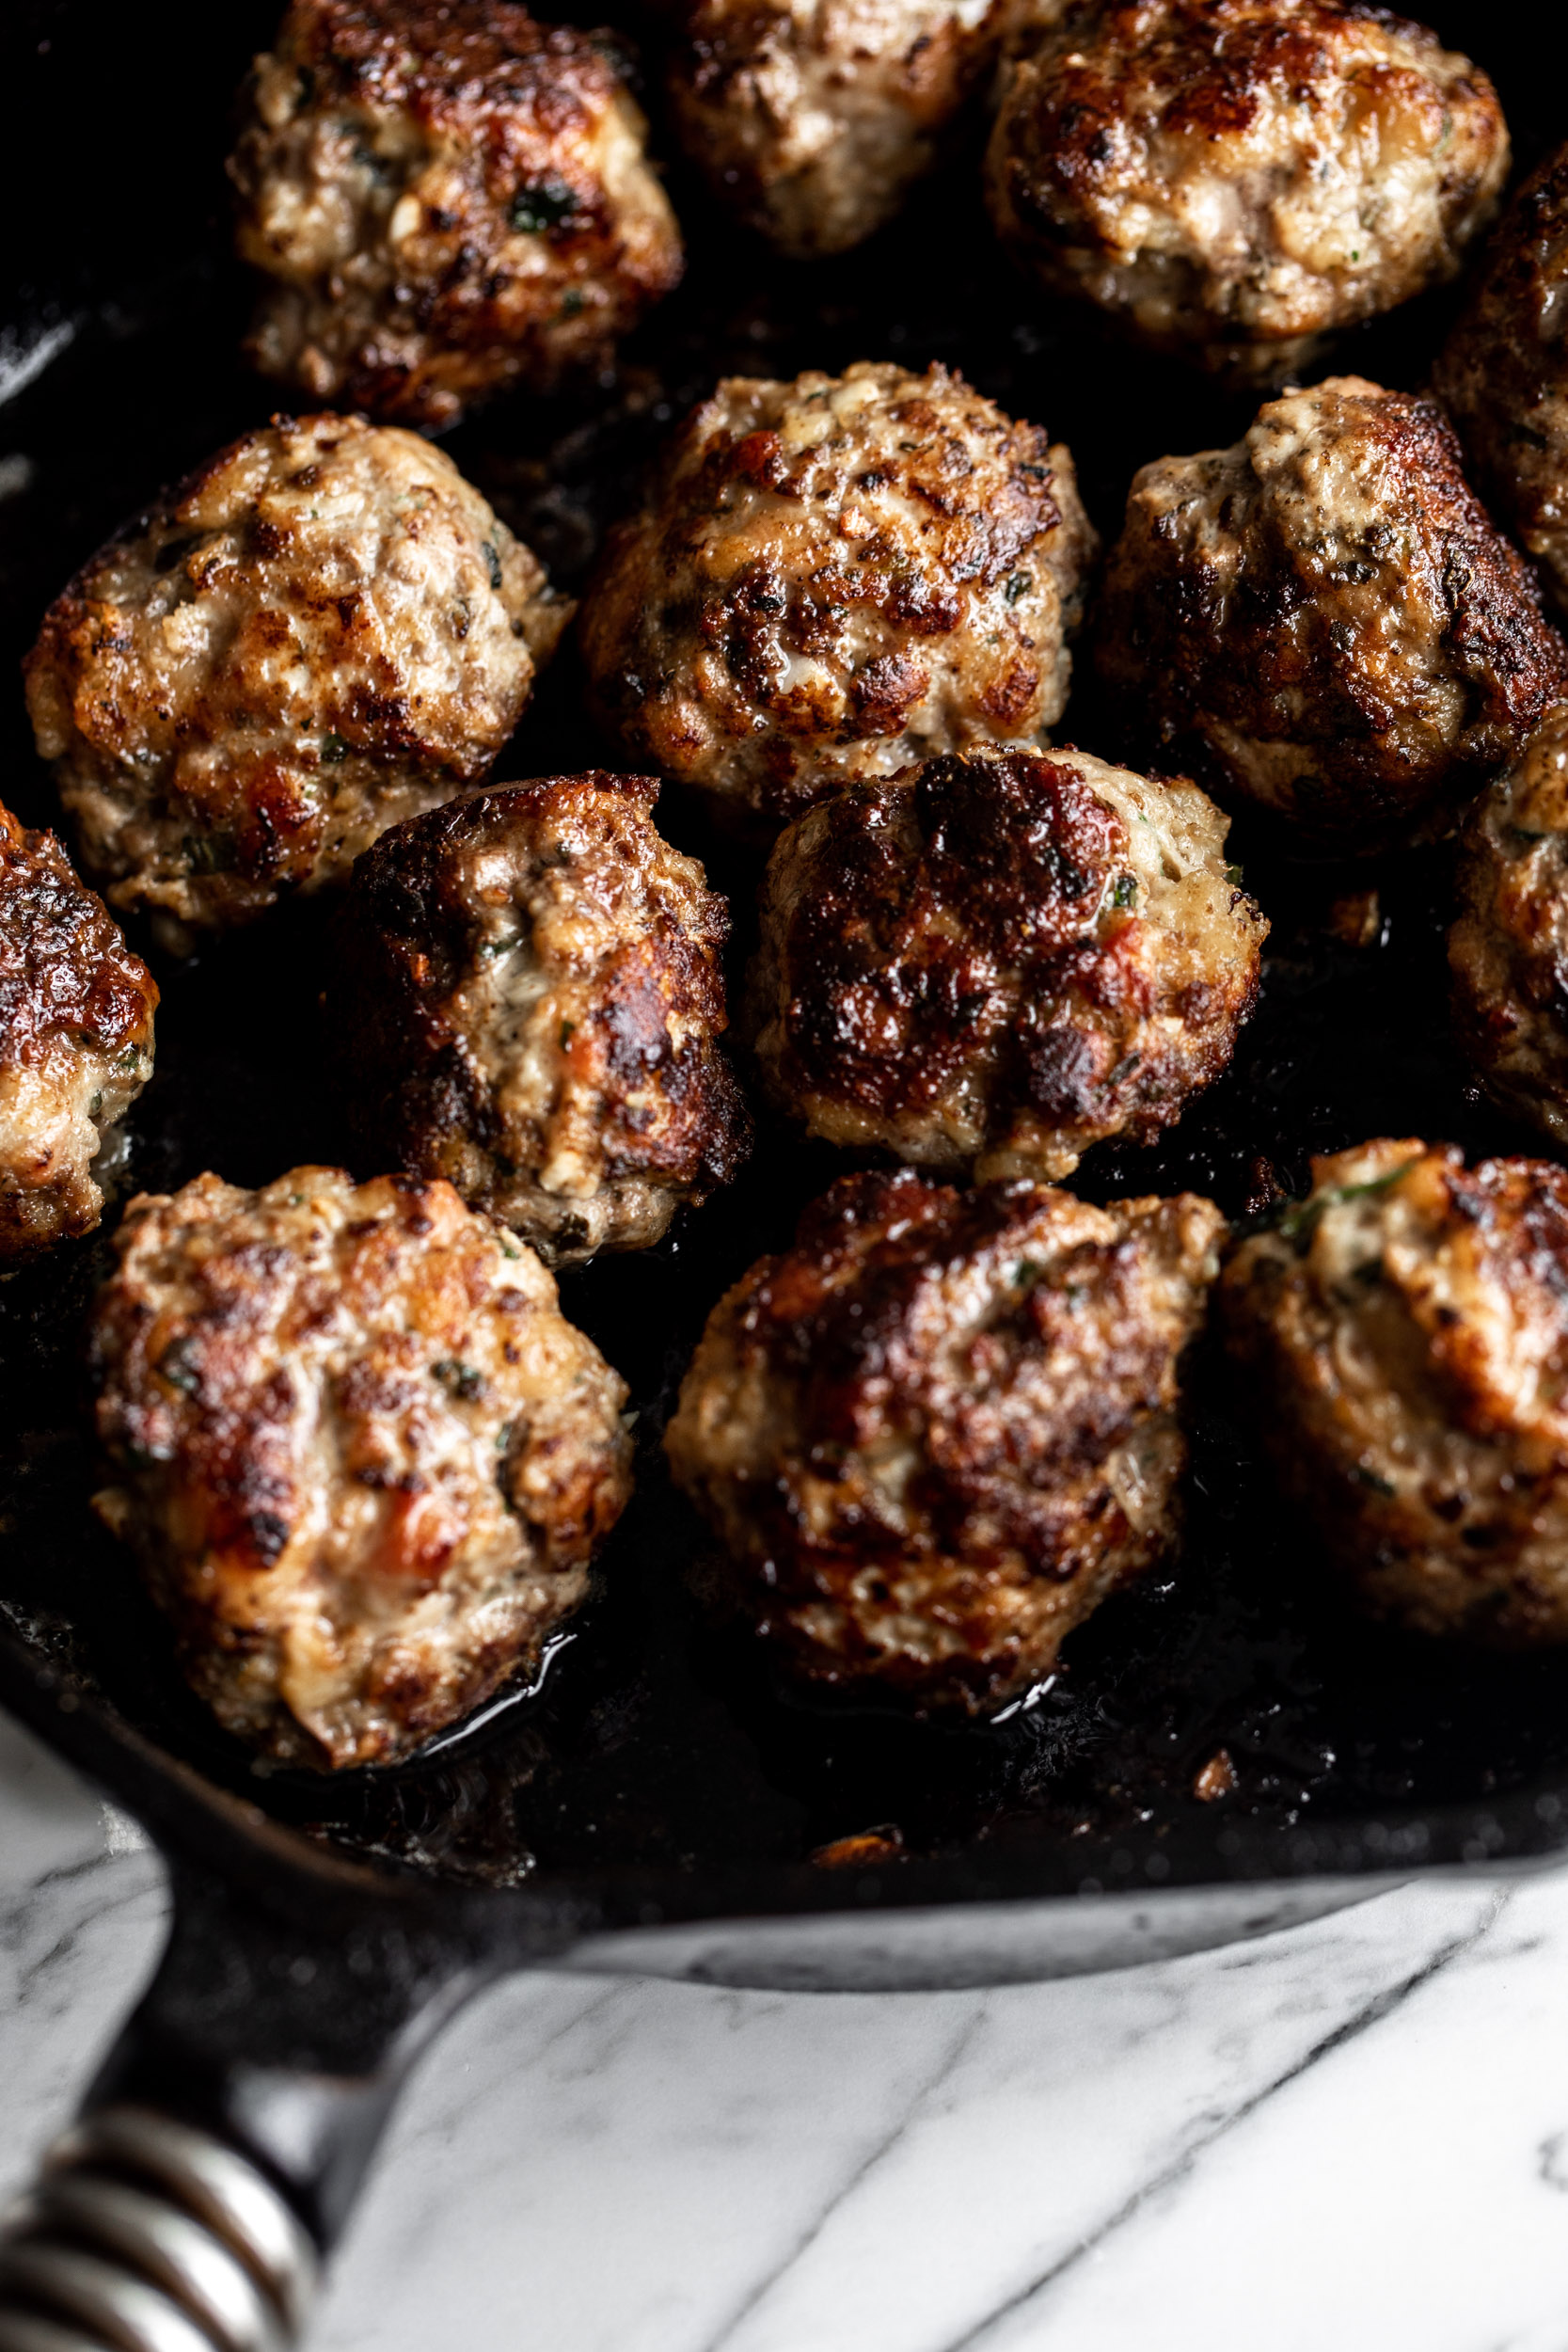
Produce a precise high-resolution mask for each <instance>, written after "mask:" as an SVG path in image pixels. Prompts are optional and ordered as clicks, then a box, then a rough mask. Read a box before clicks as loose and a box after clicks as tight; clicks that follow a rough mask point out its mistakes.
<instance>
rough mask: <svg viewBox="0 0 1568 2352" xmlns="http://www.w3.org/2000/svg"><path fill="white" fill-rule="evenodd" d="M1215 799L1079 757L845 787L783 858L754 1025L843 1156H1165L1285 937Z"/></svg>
mask: <svg viewBox="0 0 1568 2352" xmlns="http://www.w3.org/2000/svg"><path fill="white" fill-rule="evenodd" d="M1228 830H1229V826H1228V821H1227V818H1224V817H1222V816H1221V814H1220V812H1219V810H1218V809H1217V808H1215V806H1214V804H1213V803H1212V801H1211V800H1209V799H1208V798H1207V797H1206V795H1205V794H1203V793H1202V792H1200V791H1198V789H1197V787H1196V786H1195V785H1191V784H1187V783H1184V782H1180V781H1175V782H1167V783H1155V782H1153V781H1151V780H1150V779H1149V778H1148V777H1145V776H1137V775H1132V774H1130V773H1129V772H1128V771H1126V770H1125V769H1120V768H1110V767H1107V766H1106V764H1105V762H1104V761H1103V760H1100V759H1094V758H1091V757H1090V756H1089V755H1087V754H1086V753H1083V752H1072V753H1067V752H1061V753H1053V754H1052V755H1048V756H1047V755H1040V754H1037V753H1031V752H1013V753H1003V754H990V755H972V756H971V757H970V758H968V759H958V758H944V759H933V760H928V761H927V763H926V765H925V766H924V767H922V768H907V769H905V770H904V771H902V773H901V774H899V775H896V776H893V777H889V778H887V779H886V780H885V781H883V780H878V781H875V782H870V783H864V784H853V785H847V786H846V787H844V789H843V790H842V791H841V792H836V793H834V794H833V795H832V797H831V798H830V799H828V800H826V801H821V802H818V803H817V804H816V807H815V808H813V809H810V810H808V811H807V813H806V815H805V816H803V817H800V818H797V819H796V821H795V823H794V824H793V825H791V826H790V827H789V828H788V830H787V831H786V832H784V834H781V835H780V837H779V840H778V841H777V842H776V843H775V845H774V849H773V854H772V856H771V858H770V859H769V860H768V874H767V879H766V881H765V882H764V884H763V893H762V944H761V947H760V950H759V953H758V956H757V959H756V961H755V963H754V964H753V966H752V978H751V990H750V997H751V1010H750V1016H749V1019H750V1025H751V1027H752V1032H753V1034H754V1036H755V1039H756V1052H757V1058H758V1060H759V1062H760V1063H761V1065H762V1070H763V1073H764V1076H765V1078H766V1081H767V1084H768V1091H769V1093H770V1094H771V1095H772V1097H773V1099H774V1100H775V1101H776V1102H777V1103H778V1104H780V1105H781V1107H782V1108H784V1109H785V1110H787V1111H791V1112H794V1113H795V1114H796V1115H797V1116H799V1117H800V1118H801V1119H803V1120H805V1123H806V1126H807V1129H808V1131H809V1132H810V1133H811V1134H813V1135H818V1136H826V1137H827V1138H828V1139H829V1140H830V1141H831V1142H834V1143H845V1144H855V1145H861V1144H882V1145H886V1146H887V1147H888V1148H889V1149H890V1150H892V1151H895V1152H897V1153H898V1154H899V1156H900V1158H903V1159H907V1160H913V1161H916V1162H921V1163H924V1164H926V1165H927V1166H930V1167H936V1168H966V1167H969V1168H973V1169H974V1174H975V1176H976V1177H978V1178H979V1179H980V1180H982V1181H984V1180H985V1179H987V1178H989V1177H995V1176H1035V1177H1039V1176H1046V1177H1052V1178H1054V1177H1058V1176H1065V1175H1068V1174H1069V1172H1070V1171H1071V1169H1073V1168H1075V1167H1076V1166H1077V1165H1078V1160H1079V1157H1080V1155H1081V1154H1082V1153H1083V1152H1085V1151H1087V1150H1088V1148H1089V1146H1090V1145H1091V1144H1093V1143H1097V1142H1099V1141H1100V1140H1101V1138H1102V1137H1104V1136H1113V1135H1131V1136H1133V1137H1135V1138H1136V1139H1137V1140H1138V1141H1139V1142H1149V1141H1151V1140H1152V1139H1153V1137H1154V1136H1156V1135H1157V1134H1158V1133H1159V1131H1160V1129H1161V1128H1162V1127H1165V1126H1168V1125H1170V1124H1171V1122H1172V1121H1173V1120H1176V1119H1178V1118H1180V1113H1181V1110H1182V1106H1183V1104H1185V1103H1186V1102H1187V1100H1188V1099H1189V1097H1190V1096H1191V1095H1193V1094H1195V1093H1196V1092H1197V1090H1198V1089H1200V1088H1201V1087H1204V1086H1207V1085H1208V1084H1209V1082H1210V1081H1211V1079H1212V1078H1214V1077H1217V1076H1218V1074H1219V1073H1220V1072H1221V1071H1222V1070H1223V1069H1224V1068H1225V1066H1226V1064H1227V1062H1228V1060H1229V1058H1230V1056H1231V1053H1232V1051H1233V1050H1234V1047H1235V1041H1236V1032H1237V1030H1238V1028H1239V1027H1240V1025H1241V1024H1242V1022H1243V1020H1244V1019H1245V1018H1246V1016H1247V1014H1248V1013H1249V1012H1250V1011H1251V1009H1252V1006H1253V1002H1254V1000H1255V998H1256V995H1257V992H1258V965H1259V953H1260V950H1261V947H1262V943H1263V941H1264V939H1265V938H1266V937H1267V935H1268V929H1269V927H1268V924H1267V922H1266V921H1265V920H1264V918H1263V915H1262V914H1261V913H1260V912H1259V908H1258V907H1257V906H1256V905H1255V903H1254V902H1253V900H1252V899H1250V898H1248V897H1247V896H1246V894H1245V893H1244V892H1243V890H1241V889H1240V888H1239V887H1238V886H1237V885H1236V883H1235V882H1233V881H1232V880H1231V878H1230V876H1229V874H1228V873H1227V867H1226V864H1225V854H1224V845H1225V836H1226V834H1227V832H1228Z"/></svg>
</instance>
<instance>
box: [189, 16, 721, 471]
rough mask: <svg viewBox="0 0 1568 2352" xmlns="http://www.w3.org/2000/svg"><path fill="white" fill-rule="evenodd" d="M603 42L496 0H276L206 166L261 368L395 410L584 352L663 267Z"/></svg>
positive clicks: (650, 296) (595, 360)
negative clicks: (233, 195) (230, 227)
mask: <svg viewBox="0 0 1568 2352" xmlns="http://www.w3.org/2000/svg"><path fill="white" fill-rule="evenodd" d="M646 130H647V125H646V123H645V122H644V121H643V119H642V117H641V114H640V113H639V111H638V109H637V106H636V105H635V104H634V103H633V101H632V98H631V96H630V93H629V92H628V90H627V88H626V80H625V77H624V74H623V72H622V71H621V69H620V67H619V65H618V64H617V62H616V59H615V56H614V52H613V48H612V46H611V43H610V37H609V36H608V35H605V34H602V33H586V32H579V31H578V30H577V29H576V28H575V27H572V26H567V25H554V26H551V25H545V24H535V22H534V20H533V19H532V17H531V16H530V15H529V13H528V10H527V9H526V8H518V7H515V6H513V5H510V0H294V5H293V7H292V8H290V10H289V12H288V14H287V15H286V16H285V18H284V20H283V24H282V26H281V28H280V30H279V32H278V36H277V46H276V48H275V49H274V50H273V51H272V52H271V53H270V54H269V55H268V56H261V57H258V59H257V60H256V65H255V70H254V72H253V74H252V77H251V83H250V90H249V109H248V119H247V121H246V123H245V129H244V131H243V132H242V134H241V137H240V142H239V145H238V147H237V148H236V150H235V151H234V154H233V156H232V157H231V159H230V166H229V169H230V177H231V178H232V180H233V182H234V184H235V187H236V188H237V190H238V192H239V199H240V210H239V245H240V251H241V253H242V255H243V256H244V258H245V260H246V261H247V262H253V263H254V264H255V266H256V267H257V268H258V269H259V270H262V271H264V272H265V273H266V276H267V278H268V279H269V280H270V281H271V282H270V283H269V285H268V286H267V288H266V291H265V293H264V294H263V295H262V298H261V307H260V310H259V312H258V315H257V319H256V324H255V326H254V327H253V329H252V332H251V337H250V341H249V343H248V345H247V349H248V353H249V356H250V358H252V359H253V360H254V362H255V363H256V365H257V366H258V367H259V368H260V369H261V371H262V373H264V374H266V375H271V376H276V377H277V378H279V379H280V380H281V381H282V382H283V383H285V384H291V385H293V386H296V387H297V388H298V389H300V390H301V391H303V392H305V393H306V394H308V395H309V398H310V399H312V400H347V401H349V402H351V403H352V404H353V405H356V407H364V408H371V409H373V410H374V411H375V412H376V413H377V414H378V415H381V416H387V417H401V418H404V419H405V420H406V421H408V422H409V423H411V424H420V425H424V426H428V427H440V426H443V425H448V424H451V422H452V421H453V420H454V419H455V418H456V417H457V416H458V415H459V414H460V413H461V411H462V409H463V407H464V405H465V404H466V403H467V402H469V401H472V400H475V399H479V398H482V397H483V396H484V395H485V394H487V393H491V392H496V391H499V390H501V389H505V388H507V387H509V386H513V385H519V386H524V387H526V388H528V389H531V390H534V391H539V390H546V389H550V388H552V387H553V386H555V385H556V384H557V383H558V382H559V381H560V380H561V379H562V377H563V376H565V375H567V374H569V373H577V372H579V371H582V370H586V369H589V368H593V367H597V366H599V365H602V363H603V362H604V360H605V359H606V358H608V356H609V353H610V346H611V344H612V342H613V341H614V339H615V337H616V336H618V335H621V334H624V333H625V332H626V329H627V328H628V327H630V326H633V325H635V323H636V322H637V320H638V319H639V318H641V315H642V313H643V311H644V310H647V309H648V307H649V305H650V304H651V303H654V302H657V300H658V298H659V296H660V295H661V294H668V293H669V291H670V289H671V287H672V286H673V285H674V284H675V282H676V280H677V279H678V278H679V277H680V274H681V244H680V231H679V230H678V229H677V228H676V226H675V217H674V215H673V213H672V212H671V210H670V206H669V202H668V200H667V199H666V198H665V194H664V191H663V189H662V188H661V187H660V185H659V183H658V181H657V178H656V177H655V175H654V173H653V171H652V169H651V168H650V167H649V164H648V161H647V158H646V156H645V154H644V152H643V139H644V136H645V134H646Z"/></svg>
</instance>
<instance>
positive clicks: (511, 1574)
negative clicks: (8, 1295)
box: [92, 1168, 631, 1766]
mask: <svg viewBox="0 0 1568 2352" xmlns="http://www.w3.org/2000/svg"><path fill="white" fill-rule="evenodd" d="M117 1247H118V1249H119V1269H118V1271H117V1272H116V1273H115V1274H114V1275H113V1276H112V1277H111V1278H110V1279H109V1281H108V1282H107V1283H106V1284H105V1285H104V1287H103V1291H102V1292H101V1294H100V1295H99V1299H98V1304H97V1309H96V1312H95V1315H94V1320H93V1326H92V1374H93V1381H94V1387H95V1390H96V1393H97V1420H98V1434H99V1437H100V1438H101V1440H102V1442H103V1446H104V1447H105V1449H106V1451H107V1453H108V1455H109V1458H110V1461H111V1463H112V1465H113V1469H114V1483H113V1484H112V1485H111V1486H108V1487H106V1488H105V1489H104V1491H103V1493H102V1494H100V1495H99V1496H97V1497H96V1498H95V1501H96V1507H97V1509H98V1511H99V1514H100V1516H101V1517H102V1518H103V1519H104V1520H105V1522H106V1523H107V1524H108V1525H109V1526H110V1527H111V1528H112V1529H113V1530H114V1532H115V1533H116V1534H119V1535H120V1536H122V1537H123V1538H124V1539H125V1540H126V1541H127V1542H128V1543H130V1544H131V1545H132V1546H133V1547H134V1548H135V1551H136V1552H137V1554H138V1556H139V1558H140V1561H141V1564H142V1567H143V1570H144V1573H145V1574H146V1577H147V1580H148V1583H149V1585H150V1589H151V1592H152V1595H153V1597H154V1598H155V1599H156V1600H157V1601H158V1603H159V1604H160V1606H161V1607H162V1608H164V1609H165V1610H166V1612H167V1613H168V1614H169V1616H170V1617H171V1618H172V1620H173V1622H174V1626H175V1629H176V1631H177V1634H178V1636H179V1639H180V1644H181V1653H182V1662H183V1664H184V1668H185V1672H186V1674H187V1676H188V1677H189V1679H190V1681H191V1682H192V1684H193V1685H194V1687H195V1689H196V1690H197V1691H198V1693H199V1694H200V1696H201V1697H202V1698H204V1699H205V1700H206V1701H207V1703H208V1704H209V1705H210V1706H211V1707H212V1708H213V1709H214V1712H215V1713H216V1715H217V1716H218V1719H219V1721H220V1722H221V1723H223V1724H225V1725H226V1726H227V1727H228V1728H229V1729H230V1731H234V1732H237V1733H238V1734H239V1735H240V1736H241V1737H242V1738H243V1739H245V1740H251V1741H253V1742H254V1743H255V1744H256V1745H257V1746H259V1747H261V1748H264V1749H265V1750H267V1751H268V1752H269V1753H270V1754H272V1755H273V1756H278V1757H281V1758H282V1759H284V1760H285V1761H289V1762H298V1763H305V1764H311V1765H318V1766H319V1765H323V1764H325V1765H349V1764H379V1763H387V1762H389V1761H391V1760H393V1759H394V1758H396V1757H398V1756H404V1755H406V1754H407V1753H409V1752H410V1751H411V1750H412V1749H415V1748H417V1747H418V1746H419V1745H420V1742H421V1741H422V1740H427V1739H428V1738H429V1737H430V1736H431V1735H432V1734H433V1733H434V1732H436V1731H438V1730H440V1729H441V1728H442V1726H443V1725H445V1724H450V1723H452V1722H454V1721H455V1720H456V1719H457V1718H458V1717H459V1716H461V1715H463V1714H465V1713H467V1711H468V1709H469V1708H473V1707H475V1706H477V1705H478V1704H479V1703H480V1701H482V1700H483V1699H484V1698H486V1697H488V1696H489V1694H490V1693H491V1692H493V1691H494V1690H495V1689H496V1688H497V1687H498V1685H499V1684H500V1683H502V1682H504V1681H505V1680H506V1679H507V1677H510V1676H512V1675H514V1674H515V1673H516V1672H517V1671H518V1670H520V1669H522V1668H525V1667H527V1666H528V1665H529V1664H530V1663H531V1662H532V1661H535V1660H536V1659H537V1657H538V1655H539V1651H540V1646H541V1645H542V1643H543V1642H544V1641H545V1639H546V1636H547V1635H548V1634H549V1633H550V1632H551V1631H552V1630H553V1629H554V1628H555V1627H557V1626H558V1625H560V1623H561V1622H562V1619H563V1618H565V1617H566V1616H568V1615H569V1614H570V1613H571V1612H572V1611H573V1610H574V1609H575V1608H576V1607H577V1605H578V1602H579V1601H580V1600H581V1599H582V1597H583V1595H584V1593H585V1591H586V1589H587V1580H588V1565H589V1560H590V1558H591V1556H592V1553H593V1551H594V1547H595V1545H596V1544H597V1542H598V1541H599V1539H600V1538H601V1537H602V1536H603V1535H604V1534H607V1533H608V1531H609V1529H610V1527H612V1526H613V1524H614V1522H615V1520H616V1518H618V1517H619V1515H620V1512H621V1510H622V1508H623V1507H624V1505H625V1503H626V1499H627V1496H628V1494H629V1492H630V1486H631V1468H630V1447H629V1442H628V1440H627V1438H626V1435H625V1433H624V1431H623V1428H622V1424H621V1408H622V1406H623V1405H624V1404H625V1402H626V1389H625V1386H624V1384H623V1383H622V1381H621V1380H620V1379H619V1378H618V1377H617V1375H615V1374H614V1373H613V1372H612V1371H611V1370H610V1367H609V1365H608V1364H606V1363H605V1361H604V1359H603V1358H602V1357H601V1356H600V1355H599V1353H598V1351H597V1349H596V1348H595V1347H594V1346H593V1344H592V1343H590V1342H589V1341H588V1340H586V1339H585V1338H584V1337H583V1335H582V1334H581V1332H579V1331H577V1330H574V1329H573V1327H572V1326H571V1325H570V1324H569V1323H567V1322H566V1321H565V1319H564V1317H563V1316H562V1314H561V1312H560V1310H559V1308H558V1307H557V1304H556V1293H555V1284H554V1282H553V1281H552V1279H551V1278H550V1277H549V1275H548V1274H546V1271H545V1269H544V1267H543V1266H542V1265H541V1264H540V1263H539V1261H538V1259H537V1258H536V1257H535V1256H534V1255H533V1253H532V1252H531V1250H529V1249H527V1248H524V1247H523V1246H522V1244H520V1243H518V1242H516V1241H514V1240H513V1239H512V1238H511V1237H510V1235H508V1234H507V1233H505V1232H503V1231H502V1230H501V1229H500V1228H499V1227H498V1226H496V1225H494V1224H492V1222H491V1221H490V1220H489V1218H487V1217H483V1216H475V1215H474V1214H473V1213H472V1212H471V1211H469V1210H467V1209H466V1208H465V1207H464V1206H463V1203H462V1202H461V1200H459V1199H458V1197H457V1195H456V1193H455V1192H453V1191H452V1189H451V1185H450V1184H440V1183H436V1184H425V1183H421V1182H420V1181H419V1180H417V1179H414V1178H393V1177H386V1176H383V1177H378V1178H376V1179H375V1181H374V1182H373V1183H372V1184H357V1185H356V1184H353V1183H352V1182H351V1181H350V1179H349V1178H348V1177H347V1176H345V1175H343V1174H342V1173H341V1170H339V1169H336V1168H295V1169H293V1171H292V1172H291V1173H290V1174H288V1175H286V1176H280V1177H279V1178H278V1179H277V1182H276V1183H275V1184H268V1185H266V1186H265V1187H264V1188H263V1189H262V1190H261V1191H260V1192H244V1191H241V1190H239V1189H237V1188H236V1187H235V1186H234V1185H232V1184H222V1183H220V1182H219V1180H218V1179H217V1177H215V1176H198V1178H197V1179H196V1180H195V1181H194V1183H192V1184H186V1185H185V1186H184V1187H183V1188H182V1190H181V1191H180V1192H177V1193H175V1194H173V1195H172V1196H168V1195H154V1196H150V1197H149V1196H143V1197H142V1198H139V1199H138V1200H134V1201H133V1202H132V1204H131V1206H130V1208H129V1210H128V1211H127V1213H126V1217H125V1222H124V1224H123V1225H122V1226H121V1228H120V1232H119V1236H118V1241H117Z"/></svg>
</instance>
